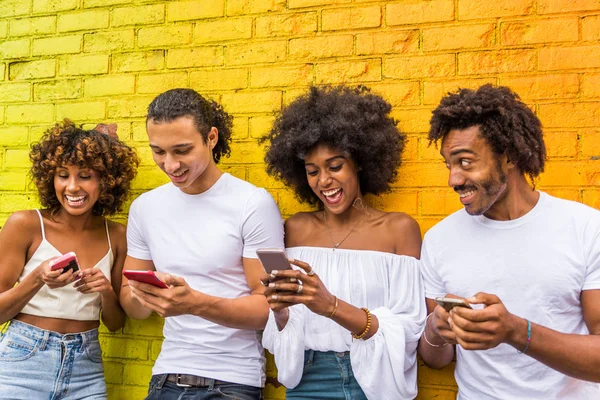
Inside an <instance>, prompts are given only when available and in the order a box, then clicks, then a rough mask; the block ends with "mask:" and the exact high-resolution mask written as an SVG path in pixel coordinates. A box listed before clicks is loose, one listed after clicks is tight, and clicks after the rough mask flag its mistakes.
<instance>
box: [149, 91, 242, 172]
mask: <svg viewBox="0 0 600 400" xmlns="http://www.w3.org/2000/svg"><path fill="white" fill-rule="evenodd" d="M180 117H191V118H192V119H193V120H194V123H195V124H196V129H197V130H198V132H200V134H201V135H202V138H203V139H204V143H207V141H208V133H209V132H210V130H211V128H212V127H213V126H214V127H215V128H217V131H218V132H219V140H218V141H217V144H216V145H215V148H214V149H213V159H214V160H215V163H217V164H218V163H219V160H220V159H221V157H222V156H225V157H229V155H230V153H231V149H230V148H229V143H230V142H231V126H232V117H231V116H230V115H229V114H228V113H227V112H225V110H224V109H223V107H221V105H220V104H218V103H217V102H215V101H213V100H207V99H205V98H204V97H202V96H201V95H200V94H199V93H198V92H196V91H195V90H192V89H171V90H167V91H166V92H164V93H161V94H159V95H158V96H157V97H156V98H154V100H152V103H150V105H149V106H148V115H147V116H146V122H148V121H149V120H151V121H152V122H154V123H161V122H172V121H174V120H176V119H177V118H180Z"/></svg>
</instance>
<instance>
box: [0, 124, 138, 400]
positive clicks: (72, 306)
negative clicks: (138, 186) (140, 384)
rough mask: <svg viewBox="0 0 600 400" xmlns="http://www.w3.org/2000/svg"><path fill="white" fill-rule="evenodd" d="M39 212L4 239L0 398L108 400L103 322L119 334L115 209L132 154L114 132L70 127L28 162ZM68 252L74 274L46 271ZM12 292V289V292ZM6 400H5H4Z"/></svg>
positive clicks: (13, 220) (14, 223)
mask: <svg viewBox="0 0 600 400" xmlns="http://www.w3.org/2000/svg"><path fill="white" fill-rule="evenodd" d="M29 156H30V159H31V161H32V163H33V165H32V167H31V175H32V177H33V180H34V183H35V185H36V187H37V189H38V192H39V197H40V202H41V204H42V205H43V206H44V208H43V209H41V210H27V211H17V212H15V213H13V214H12V215H11V216H10V217H9V218H8V220H7V221H6V224H5V225H4V227H3V228H2V230H1V231H0V254H2V269H1V270H0V324H3V323H6V322H8V328H6V330H5V332H4V334H3V335H2V337H1V338H0V393H4V395H6V396H9V397H10V398H12V399H54V398H60V399H84V398H85V399H106V384H105V381H104V370H103V366H102V353H101V350H100V344H99V342H98V327H99V325H100V319H102V322H103V323H104V325H105V326H106V327H107V328H108V329H109V330H110V331H115V330H117V329H120V328H121V327H122V326H123V324H124V322H125V313H124V312H123V310H122V308H121V306H120V305H119V290H120V288H121V272H122V268H123V262H124V260H125V255H126V247H127V242H126V238H125V226H123V225H122V224H119V223H116V222H112V221H108V220H107V219H106V216H109V215H112V214H114V213H116V212H117V211H119V210H120V209H121V206H122V205H123V202H124V201H125V200H126V197H127V194H128V191H129V187H130V183H131V180H132V179H133V178H134V176H135V174H136V169H137V165H138V158H137V156H136V154H135V152H134V151H133V150H132V149H131V148H130V147H129V146H127V145H125V144H124V143H123V142H121V141H119V139H118V138H117V136H116V125H114V124H111V125H98V126H97V127H96V128H95V129H94V130H83V129H80V128H78V127H76V126H75V125H74V124H73V123H72V122H70V121H69V120H65V121H64V122H63V123H60V124H56V125H55V126H54V127H53V128H51V129H49V130H48V131H46V133H45V134H44V136H43V137H42V138H41V140H40V141H39V142H38V143H35V144H34V145H33V146H32V149H31V152H30V154H29ZM68 252H74V253H75V254H76V257H77V260H78V265H79V268H78V269H77V268H70V266H67V267H64V268H60V269H52V268H51V261H52V260H54V259H56V258H57V257H59V256H61V255H63V254H66V253H68ZM15 284H16V285H15ZM0 397H4V396H0Z"/></svg>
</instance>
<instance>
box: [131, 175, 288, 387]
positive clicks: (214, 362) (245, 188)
mask: <svg viewBox="0 0 600 400" xmlns="http://www.w3.org/2000/svg"><path fill="white" fill-rule="evenodd" d="M127 245H128V250H127V254H128V255H129V256H131V257H134V258H137V259H141V260H152V261H153V262H154V266H155V267H156V270H157V271H159V272H166V273H169V274H173V275H177V276H181V277H183V278H184V279H185V280H186V282H187V283H188V284H189V285H190V287H191V288H193V289H195V290H198V291H200V292H202V293H206V294H208V295H211V296H218V297H224V298H232V299H233V298H238V297H242V296H246V295H249V294H250V289H249V287H248V283H247V282H246V276H245V275H244V269H243V265H242V257H245V258H257V257H256V249H259V248H262V247H269V248H283V221H282V219H281V215H280V213H279V209H278V208H277V204H275V201H274V200H273V198H272V197H271V195H270V194H269V193H268V192H267V191H266V190H264V189H259V188H257V187H255V186H253V185H252V184H250V183H248V182H245V181H242V180H240V179H238V178H235V177H233V176H231V175H229V174H223V175H222V176H221V177H220V178H219V180H218V181H217V182H216V183H215V184H214V185H213V186H212V187H211V188H210V189H208V190H207V191H206V192H204V193H201V194H196V195H189V194H186V193H184V192H182V191H181V190H180V189H178V188H177V187H176V186H174V185H173V184H171V183H168V184H166V185H163V186H160V187H158V188H156V189H154V190H152V191H149V192H147V193H144V194H142V195H141V196H140V197H138V198H137V199H136V200H135V201H134V202H133V204H132V205H131V209H130V211H129V221H128V225H127ZM163 334H164V336H165V340H164V341H163V344H162V349H161V352H160V354H159V356H158V359H157V360H156V363H155V364H154V368H153V370H152V373H153V374H154V375H157V374H165V373H182V374H193V375H197V376H203V377H207V378H213V379H218V380H223V381H227V382H232V383H239V384H244V385H250V386H255V387H262V386H263V385H264V381H265V374H264V355H263V349H262V347H261V344H260V338H259V337H258V332H256V331H254V330H243V329H233V328H228V327H224V326H221V325H218V324H215V323H213V322H210V321H207V320H205V319H203V318H200V317H196V316H193V315H181V316H177V317H169V318H166V319H165V325H164V330H163Z"/></svg>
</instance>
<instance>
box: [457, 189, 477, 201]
mask: <svg viewBox="0 0 600 400" xmlns="http://www.w3.org/2000/svg"><path fill="white" fill-rule="evenodd" d="M473 193H475V191H474V190H471V191H469V192H465V193H460V194H459V196H460V198H461V199H462V198H465V197H469V196H470V195H472V194H473Z"/></svg>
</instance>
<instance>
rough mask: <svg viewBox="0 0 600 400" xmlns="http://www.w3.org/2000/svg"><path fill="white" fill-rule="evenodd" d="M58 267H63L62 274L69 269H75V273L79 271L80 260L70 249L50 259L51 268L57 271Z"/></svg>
mask: <svg viewBox="0 0 600 400" xmlns="http://www.w3.org/2000/svg"><path fill="white" fill-rule="evenodd" d="M57 269H62V270H63V272H61V273H62V274H64V273H65V272H67V271H69V270H71V271H73V273H75V272H77V271H79V261H77V256H76V255H75V253H73V252H72V251H70V252H68V253H66V254H63V255H62V256H60V257H58V258H55V259H54V260H52V261H50V270H51V271H56V270H57Z"/></svg>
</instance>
